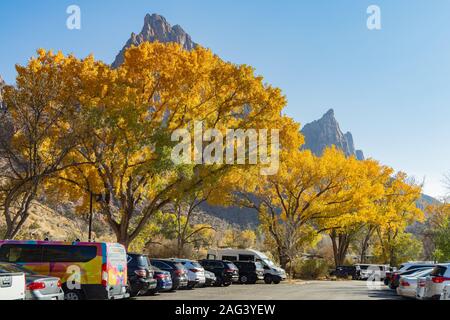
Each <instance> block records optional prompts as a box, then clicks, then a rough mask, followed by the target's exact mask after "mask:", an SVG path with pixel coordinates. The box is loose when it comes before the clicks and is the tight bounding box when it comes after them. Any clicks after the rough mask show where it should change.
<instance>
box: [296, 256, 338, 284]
mask: <svg viewBox="0 0 450 320" xmlns="http://www.w3.org/2000/svg"><path fill="white" fill-rule="evenodd" d="M292 267H293V273H294V278H296V279H304V280H314V279H322V278H325V277H327V276H328V273H329V268H330V266H329V265H328V262H327V261H325V260H323V259H311V260H297V261H295V262H294V263H293V266H292Z"/></svg>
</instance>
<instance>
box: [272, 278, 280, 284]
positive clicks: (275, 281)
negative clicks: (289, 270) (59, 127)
mask: <svg viewBox="0 0 450 320" xmlns="http://www.w3.org/2000/svg"><path fill="white" fill-rule="evenodd" d="M280 282H281V280H280V279H274V280H273V283H274V284H280Z"/></svg>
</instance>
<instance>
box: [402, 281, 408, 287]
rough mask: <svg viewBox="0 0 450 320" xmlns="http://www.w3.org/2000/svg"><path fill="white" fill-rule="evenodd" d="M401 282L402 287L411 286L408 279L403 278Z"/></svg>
mask: <svg viewBox="0 0 450 320" xmlns="http://www.w3.org/2000/svg"><path fill="white" fill-rule="evenodd" d="M400 284H401V286H402V287H409V286H410V284H409V282H408V281H406V280H401V281H400Z"/></svg>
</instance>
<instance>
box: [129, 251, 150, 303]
mask: <svg viewBox="0 0 450 320" xmlns="http://www.w3.org/2000/svg"><path fill="white" fill-rule="evenodd" d="M127 262H128V263H127V268H128V290H129V293H130V296H132V297H135V296H137V295H143V294H146V293H147V292H148V291H149V290H150V291H151V290H153V289H155V288H156V286H157V281H156V280H155V279H154V271H153V268H152V266H151V265H150V264H149V263H148V260H147V257H146V256H145V255H142V254H136V253H129V254H128V255H127Z"/></svg>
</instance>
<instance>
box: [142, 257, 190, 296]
mask: <svg viewBox="0 0 450 320" xmlns="http://www.w3.org/2000/svg"><path fill="white" fill-rule="evenodd" d="M149 261H150V263H151V265H152V266H154V267H156V268H158V269H160V270H164V271H168V272H170V276H171V277H172V290H178V289H183V288H186V287H187V286H188V284H189V279H188V271H187V269H186V268H185V267H184V266H183V265H182V264H181V263H180V262H175V261H173V260H165V259H153V258H151V259H149Z"/></svg>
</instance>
